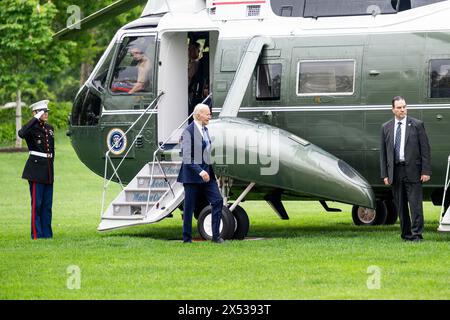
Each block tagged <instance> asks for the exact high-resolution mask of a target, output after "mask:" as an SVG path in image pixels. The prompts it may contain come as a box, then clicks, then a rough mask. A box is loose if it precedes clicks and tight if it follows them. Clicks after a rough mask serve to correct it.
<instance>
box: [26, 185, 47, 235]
mask: <svg viewBox="0 0 450 320" xmlns="http://www.w3.org/2000/svg"><path fill="white" fill-rule="evenodd" d="M28 183H29V184H30V195H31V239H39V238H52V237H53V232H52V204H53V184H43V183H37V182H32V181H29V182H28Z"/></svg>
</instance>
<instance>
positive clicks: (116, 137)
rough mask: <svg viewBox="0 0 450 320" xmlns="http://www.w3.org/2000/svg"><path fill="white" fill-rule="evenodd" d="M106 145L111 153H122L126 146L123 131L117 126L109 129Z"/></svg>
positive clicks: (125, 137)
mask: <svg viewBox="0 0 450 320" xmlns="http://www.w3.org/2000/svg"><path fill="white" fill-rule="evenodd" d="M122 137H123V139H122ZM106 145H107V146H108V148H109V149H110V150H111V152H112V154H115V155H120V154H122V153H123V152H124V151H125V149H126V148H127V136H126V135H125V132H123V130H122V129H119V128H113V129H111V130H110V131H109V133H108V136H107V137H106Z"/></svg>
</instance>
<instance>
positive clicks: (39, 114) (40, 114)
mask: <svg viewBox="0 0 450 320" xmlns="http://www.w3.org/2000/svg"><path fill="white" fill-rule="evenodd" d="M44 112H45V111H44V110H41V111H39V112H38V113H36V114H35V115H34V117H35V118H36V119H38V120H40V119H41V117H42V115H43V114H44Z"/></svg>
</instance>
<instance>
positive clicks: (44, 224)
mask: <svg viewBox="0 0 450 320" xmlns="http://www.w3.org/2000/svg"><path fill="white" fill-rule="evenodd" d="M48 102H49V101H48V100H42V101H39V102H36V103H34V104H32V105H31V106H30V108H31V111H32V113H33V118H32V119H31V120H30V121H28V123H27V124H25V125H24V126H23V127H22V129H20V130H19V133H18V134H19V137H20V138H22V139H25V140H26V142H27V145H28V150H29V154H30V155H29V158H28V160H27V162H26V164H25V168H24V170H23V174H22V178H23V179H26V180H28V183H29V185H30V195H31V238H32V239H38V238H52V237H53V232H52V225H51V224H52V202H53V162H54V159H55V147H54V146H55V143H54V142H55V140H54V130H53V127H52V126H51V125H50V124H48V123H47V121H48Z"/></svg>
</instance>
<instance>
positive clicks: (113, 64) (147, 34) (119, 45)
mask: <svg viewBox="0 0 450 320" xmlns="http://www.w3.org/2000/svg"><path fill="white" fill-rule="evenodd" d="M150 36H152V37H154V38H155V52H154V53H153V56H152V57H149V58H150V59H153V66H152V75H151V78H152V88H151V90H150V91H138V92H135V93H131V94H129V93H128V92H120V91H118V92H116V91H112V90H111V85H112V81H113V74H114V71H115V68H116V61H117V57H118V55H119V53H120V50H121V48H122V45H123V41H124V39H125V38H129V37H150ZM157 52H158V33H157V32H151V31H145V32H128V33H123V34H122V35H120V37H119V38H118V40H117V47H116V48H115V53H114V56H113V59H112V61H111V67H110V72H109V74H108V79H107V86H106V90H108V93H109V94H110V95H111V96H130V97H134V96H151V95H154V91H155V87H156V83H155V82H156V81H157V80H156V79H157V77H156V72H157V70H156V69H157V67H158V64H157V63H156V57H157Z"/></svg>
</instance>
